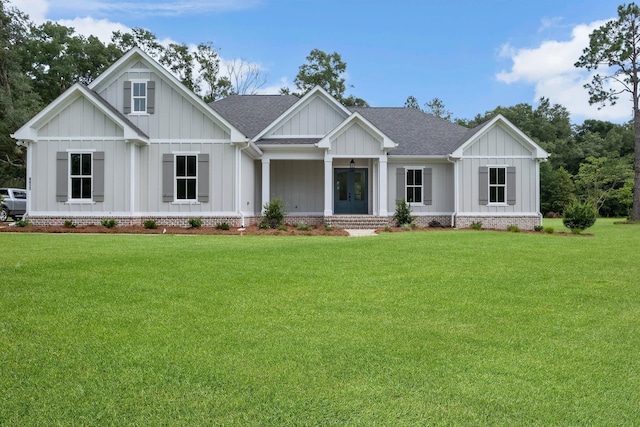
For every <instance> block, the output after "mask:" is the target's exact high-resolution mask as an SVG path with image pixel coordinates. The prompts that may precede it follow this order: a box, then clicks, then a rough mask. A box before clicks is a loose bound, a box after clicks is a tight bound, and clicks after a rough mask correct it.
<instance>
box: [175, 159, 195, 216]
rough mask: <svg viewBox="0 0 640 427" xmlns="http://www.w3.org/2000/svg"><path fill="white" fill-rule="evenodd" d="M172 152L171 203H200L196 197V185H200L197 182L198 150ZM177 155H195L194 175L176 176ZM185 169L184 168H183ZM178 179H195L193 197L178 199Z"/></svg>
mask: <svg viewBox="0 0 640 427" xmlns="http://www.w3.org/2000/svg"><path fill="white" fill-rule="evenodd" d="M172 154H173V204H176V205H195V204H200V199H199V197H198V188H199V187H198V186H199V185H200V183H199V179H200V177H199V168H200V165H199V164H198V163H199V156H200V153H199V152H193V151H186V152H174V153H172ZM178 157H195V160H196V170H195V175H194V176H184V177H179V176H178ZM185 171H186V170H185ZM178 179H184V180H192V181H195V186H196V188H195V193H196V194H195V199H179V198H178Z"/></svg>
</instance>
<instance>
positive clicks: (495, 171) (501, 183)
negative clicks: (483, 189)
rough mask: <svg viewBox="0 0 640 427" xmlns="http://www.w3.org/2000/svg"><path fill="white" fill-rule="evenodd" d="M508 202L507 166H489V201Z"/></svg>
mask: <svg viewBox="0 0 640 427" xmlns="http://www.w3.org/2000/svg"><path fill="white" fill-rule="evenodd" d="M506 202H507V168H506V167H489V203H506Z"/></svg>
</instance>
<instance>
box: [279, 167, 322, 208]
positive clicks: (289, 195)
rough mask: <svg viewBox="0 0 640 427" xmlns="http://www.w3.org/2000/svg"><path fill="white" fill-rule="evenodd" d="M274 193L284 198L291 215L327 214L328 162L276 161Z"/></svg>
mask: <svg viewBox="0 0 640 427" xmlns="http://www.w3.org/2000/svg"><path fill="white" fill-rule="evenodd" d="M270 169H271V170H270V171H271V183H270V189H271V193H272V194H273V195H274V196H275V197H279V198H282V200H283V201H284V202H285V203H286V204H287V211H288V212H289V213H290V214H296V213H318V214H322V213H323V212H324V162H323V161H318V160H296V161H290V160H272V161H271V164H270Z"/></svg>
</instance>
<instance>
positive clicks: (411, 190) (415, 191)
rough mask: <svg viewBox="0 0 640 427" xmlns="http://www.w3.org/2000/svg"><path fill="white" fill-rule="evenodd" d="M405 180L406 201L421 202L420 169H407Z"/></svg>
mask: <svg viewBox="0 0 640 427" xmlns="http://www.w3.org/2000/svg"><path fill="white" fill-rule="evenodd" d="M405 182H406V201H407V203H416V204H422V194H423V184H422V182H423V180H422V169H407V170H406V181H405Z"/></svg>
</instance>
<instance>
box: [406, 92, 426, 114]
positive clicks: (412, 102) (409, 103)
mask: <svg viewBox="0 0 640 427" xmlns="http://www.w3.org/2000/svg"><path fill="white" fill-rule="evenodd" d="M404 106H405V108H414V109H416V110H420V111H422V108H420V103H419V102H418V100H417V99H416V97H415V96H413V95H409V96H408V97H407V100H406V101H404Z"/></svg>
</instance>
